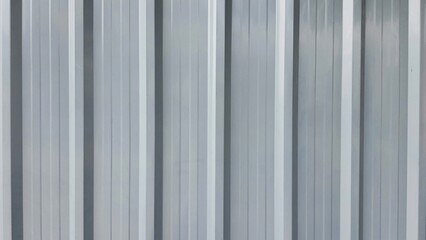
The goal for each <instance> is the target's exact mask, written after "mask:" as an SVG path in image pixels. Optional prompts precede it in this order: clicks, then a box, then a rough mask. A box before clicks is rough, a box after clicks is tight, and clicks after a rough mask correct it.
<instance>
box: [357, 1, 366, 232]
mask: <svg viewBox="0 0 426 240" xmlns="http://www.w3.org/2000/svg"><path fill="white" fill-rule="evenodd" d="M365 7H366V3H365V0H361V57H360V58H361V66H360V68H361V69H360V71H361V72H360V85H361V86H360V108H359V118H360V126H359V128H360V131H359V200H358V201H359V218H358V227H359V233H358V236H359V239H360V240H362V239H364V236H363V232H364V225H363V220H364V219H363V218H364V104H365V103H364V93H365V14H366V9H365Z"/></svg>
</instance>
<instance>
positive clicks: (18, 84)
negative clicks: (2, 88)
mask: <svg viewBox="0 0 426 240" xmlns="http://www.w3.org/2000/svg"><path fill="white" fill-rule="evenodd" d="M10 11H11V12H10V24H11V25H10V30H11V41H10V54H11V59H10V65H11V69H10V76H11V82H10V91H11V93H10V98H11V99H10V104H11V108H10V111H11V112H10V128H11V129H10V134H11V139H10V143H11V166H10V167H11V185H12V186H11V191H12V199H11V202H12V239H13V240H21V239H23V216H24V215H23V192H22V187H23V185H22V184H23V183H22V177H23V175H22V158H23V156H22V140H23V139H22V126H23V122H22V0H13V1H12V0H11V1H10Z"/></svg>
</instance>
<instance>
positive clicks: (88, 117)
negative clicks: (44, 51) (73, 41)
mask: <svg viewBox="0 0 426 240" xmlns="http://www.w3.org/2000/svg"><path fill="white" fill-rule="evenodd" d="M83 18H84V19H83V28H84V37H83V38H84V46H83V49H84V50H83V51H84V53H83V54H84V59H83V61H84V203H83V204H84V239H85V240H93V237H94V236H93V204H94V203H93V181H94V180H93V173H94V172H93V171H94V165H93V164H94V150H93V147H94V130H93V127H94V126H93V125H94V122H93V117H94V116H93V110H94V109H93V108H94V105H93V104H94V102H93V101H94V99H93V97H94V85H93V84H94V74H93V0H84V6H83Z"/></svg>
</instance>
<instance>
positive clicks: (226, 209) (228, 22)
mask: <svg viewBox="0 0 426 240" xmlns="http://www.w3.org/2000/svg"><path fill="white" fill-rule="evenodd" d="M231 48H232V0H227V1H225V101H224V103H225V115H224V118H225V119H224V130H225V132H224V140H223V143H224V148H223V149H224V156H223V159H224V166H223V171H224V186H223V197H224V206H223V239H224V240H231V99H232V98H231V81H232V79H231V69H232V67H231V55H232V54H231Z"/></svg>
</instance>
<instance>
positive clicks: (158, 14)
mask: <svg viewBox="0 0 426 240" xmlns="http://www.w3.org/2000/svg"><path fill="white" fill-rule="evenodd" d="M154 8H155V9H154V11H155V17H154V22H155V23H154V25H155V30H154V31H155V49H154V51H155V53H154V54H155V167H154V168H155V170H154V172H155V177H154V182H155V185H154V186H155V187H154V239H163V0H155V6H154Z"/></svg>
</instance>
